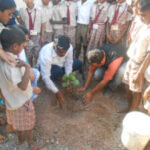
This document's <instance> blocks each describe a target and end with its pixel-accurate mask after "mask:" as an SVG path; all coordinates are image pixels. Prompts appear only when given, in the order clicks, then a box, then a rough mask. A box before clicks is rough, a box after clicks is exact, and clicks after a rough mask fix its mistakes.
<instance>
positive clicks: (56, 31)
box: [52, 2, 67, 38]
mask: <svg viewBox="0 0 150 150" xmlns="http://www.w3.org/2000/svg"><path fill="white" fill-rule="evenodd" d="M63 18H67V13H66V8H65V6H64V5H63V4H62V3H61V2H60V3H59V4H57V5H54V6H53V13H52V20H53V21H62V20H63ZM58 35H64V25H63V24H53V37H54V38H55V37H56V36H58Z"/></svg>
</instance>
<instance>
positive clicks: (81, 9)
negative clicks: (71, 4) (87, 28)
mask: <svg viewBox="0 0 150 150" xmlns="http://www.w3.org/2000/svg"><path fill="white" fill-rule="evenodd" d="M93 4H94V3H93V2H92V1H90V0H87V1H86V2H84V3H83V4H82V1H81V0H80V1H79V2H77V7H78V19H77V23H79V24H86V25H88V24H89V22H90V14H91V9H92V6H93Z"/></svg>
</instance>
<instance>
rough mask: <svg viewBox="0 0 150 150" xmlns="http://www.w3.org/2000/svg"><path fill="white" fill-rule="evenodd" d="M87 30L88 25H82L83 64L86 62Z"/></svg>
mask: <svg viewBox="0 0 150 150" xmlns="http://www.w3.org/2000/svg"><path fill="white" fill-rule="evenodd" d="M87 31H88V26H86V25H85V26H84V28H83V29H82V39H83V50H84V51H83V64H86V60H87V59H86V58H87V57H86V53H87Z"/></svg>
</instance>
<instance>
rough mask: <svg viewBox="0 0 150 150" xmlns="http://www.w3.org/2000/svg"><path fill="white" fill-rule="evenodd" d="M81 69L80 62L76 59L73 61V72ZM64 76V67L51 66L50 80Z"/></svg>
mask: <svg viewBox="0 0 150 150" xmlns="http://www.w3.org/2000/svg"><path fill="white" fill-rule="evenodd" d="M80 69H82V62H81V61H80V60H78V59H73V71H77V70H80ZM64 74H65V69H64V67H59V66H57V65H52V68H51V79H52V80H53V81H54V80H57V79H58V78H60V77H62V76H63V75H64Z"/></svg>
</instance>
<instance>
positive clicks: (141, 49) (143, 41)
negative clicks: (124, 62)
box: [127, 24, 150, 64]
mask: <svg viewBox="0 0 150 150" xmlns="http://www.w3.org/2000/svg"><path fill="white" fill-rule="evenodd" d="M149 51H150V25H145V24H143V25H142V28H141V29H140V31H139V32H138V33H137V35H136V36H135V37H134V40H132V43H131V44H130V47H129V49H128V51H127V55H128V57H129V58H130V59H132V60H133V61H134V62H136V63H139V64H140V63H142V62H143V60H144V58H145V56H146V54H147V52H149Z"/></svg>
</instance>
